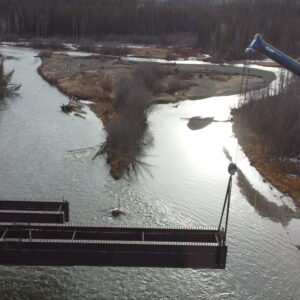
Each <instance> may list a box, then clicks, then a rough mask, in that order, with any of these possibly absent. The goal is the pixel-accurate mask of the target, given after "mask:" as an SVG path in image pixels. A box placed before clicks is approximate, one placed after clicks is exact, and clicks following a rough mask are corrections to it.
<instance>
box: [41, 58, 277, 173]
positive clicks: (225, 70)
mask: <svg viewBox="0 0 300 300" xmlns="http://www.w3.org/2000/svg"><path fill="white" fill-rule="evenodd" d="M41 58H42V64H41V66H40V67H39V73H40V75H41V76H42V77H43V78H44V79H45V80H46V81H48V82H49V83H51V84H53V85H55V86H56V87H57V88H58V89H59V90H60V91H61V92H63V93H64V94H66V95H68V96H70V97H76V98H78V99H88V100H91V101H93V102H94V103H95V104H94V105H92V109H93V110H94V112H95V113H96V114H97V115H98V116H99V117H100V118H101V120H102V122H103V124H104V126H105V127H106V129H107V126H108V124H109V123H110V122H111V121H112V120H114V119H116V118H119V117H120V113H119V112H117V111H116V108H115V106H114V103H115V97H116V92H115V86H116V83H117V82H118V81H120V80H122V78H126V77H128V76H131V75H132V74H135V75H136V72H142V73H140V75H141V76H143V77H144V78H146V79H147V80H148V81H150V83H149V85H151V89H150V90H149V105H151V104H156V103H170V102H178V101H182V100H187V99H190V100H195V99H203V98H208V97H212V96H220V95H231V94H237V93H239V91H240V82H241V76H242V68H238V67H234V66H224V65H208V64H176V63H168V64H167V63H166V64H163V65H162V64H155V66H156V67H157V66H159V68H162V67H163V69H160V70H156V71H155V72H156V74H159V78H157V77H155V78H153V76H152V75H151V74H153V72H152V71H153V70H152V71H151V72H152V73H151V72H150V69H151V68H152V69H153V65H152V66H151V67H149V66H150V64H145V63H138V62H131V61H128V60H122V59H120V58H117V57H112V56H90V57H70V56H68V55H64V54H49V53H48V54H47V55H42V57H41ZM156 67H155V68H156ZM149 68H150V69H149ZM145 72H146V73H145ZM273 79H275V76H274V74H272V73H270V72H266V71H262V70H254V69H253V70H251V76H250V78H249V84H248V87H249V90H255V89H260V88H262V87H264V86H267V85H269V84H270V82H271V81H272V80H273ZM111 150H112V151H111V153H110V154H109V155H108V158H107V161H108V163H109V164H110V166H111V175H112V176H113V177H114V178H116V179H119V178H121V177H122V176H123V174H124V171H125V170H126V169H127V168H128V164H129V163H130V161H131V159H129V157H131V155H128V154H124V153H117V154H116V152H115V151H114V150H113V149H111Z"/></svg>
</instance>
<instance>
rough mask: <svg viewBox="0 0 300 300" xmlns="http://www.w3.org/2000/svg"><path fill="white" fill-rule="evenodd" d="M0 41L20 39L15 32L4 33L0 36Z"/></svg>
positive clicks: (16, 41) (16, 40) (14, 41)
mask: <svg viewBox="0 0 300 300" xmlns="http://www.w3.org/2000/svg"><path fill="white" fill-rule="evenodd" d="M1 40H2V41H6V42H13V43H18V42H19V41H20V36H19V35H17V34H6V35H4V36H2V37H1Z"/></svg>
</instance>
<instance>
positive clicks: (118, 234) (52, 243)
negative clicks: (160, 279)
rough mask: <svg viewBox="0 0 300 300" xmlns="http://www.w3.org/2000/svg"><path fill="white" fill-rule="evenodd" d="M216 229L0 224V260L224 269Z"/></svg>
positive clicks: (28, 263) (30, 262)
mask: <svg viewBox="0 0 300 300" xmlns="http://www.w3.org/2000/svg"><path fill="white" fill-rule="evenodd" d="M226 252H227V247H226V246H225V245H223V244H222V241H221V237H220V232H219V231H218V230H217V229H199V228H195V229H185V228H149V227H144V228H140V227H112V226H82V225H60V224H31V225H27V224H13V223H0V263H1V264H7V265H56V266H72V265H89V266H135V267H138V266H144V267H180V268H184V267H187V268H225V263H226Z"/></svg>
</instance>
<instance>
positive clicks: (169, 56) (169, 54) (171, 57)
mask: <svg viewBox="0 0 300 300" xmlns="http://www.w3.org/2000/svg"><path fill="white" fill-rule="evenodd" d="M175 59H176V56H175V54H174V52H173V50H169V51H168V52H167V54H166V60H175Z"/></svg>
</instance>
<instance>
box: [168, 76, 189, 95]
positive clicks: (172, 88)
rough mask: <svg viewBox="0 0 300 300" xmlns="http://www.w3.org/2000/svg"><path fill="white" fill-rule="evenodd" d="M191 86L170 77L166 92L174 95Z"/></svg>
mask: <svg viewBox="0 0 300 300" xmlns="http://www.w3.org/2000/svg"><path fill="white" fill-rule="evenodd" d="M188 86H189V85H188V83H187V82H185V81H182V80H180V79H179V78H177V77H174V76H172V77H169V78H168V80H167V87H166V92H168V93H171V94H174V93H175V92H176V91H179V90H183V89H185V88H187V87H188Z"/></svg>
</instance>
